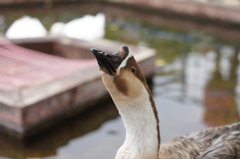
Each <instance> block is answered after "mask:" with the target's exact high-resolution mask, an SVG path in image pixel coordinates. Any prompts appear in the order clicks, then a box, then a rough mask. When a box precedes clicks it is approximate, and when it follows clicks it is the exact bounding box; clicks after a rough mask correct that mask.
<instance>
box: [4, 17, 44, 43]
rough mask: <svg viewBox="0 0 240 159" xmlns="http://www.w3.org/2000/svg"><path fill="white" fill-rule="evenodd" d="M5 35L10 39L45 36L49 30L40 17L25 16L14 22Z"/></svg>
mask: <svg viewBox="0 0 240 159" xmlns="http://www.w3.org/2000/svg"><path fill="white" fill-rule="evenodd" d="M5 36H6V37H7V38H9V39H19V38H37V37H45V36H47V30H46V29H45V27H44V26H43V24H42V23H41V22H40V20H39V19H38V18H32V17H29V16H23V17H21V18H19V19H17V20H16V21H14V22H13V24H12V25H11V26H10V27H9V29H8V30H7V32H6V34H5Z"/></svg>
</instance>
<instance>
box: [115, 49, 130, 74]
mask: <svg viewBox="0 0 240 159" xmlns="http://www.w3.org/2000/svg"><path fill="white" fill-rule="evenodd" d="M132 56H133V55H132V54H131V51H130V50H129V52H128V55H127V57H126V58H125V59H124V60H123V61H122V63H121V64H120V65H119V67H118V73H119V72H120V70H121V68H123V67H125V66H126V65H127V61H128V59H129V58H130V57H132Z"/></svg>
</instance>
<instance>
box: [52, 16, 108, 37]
mask: <svg viewBox="0 0 240 159" xmlns="http://www.w3.org/2000/svg"><path fill="white" fill-rule="evenodd" d="M105 19H106V18H105V15H104V14H103V13H98V14H97V15H96V16H93V15H85V16H83V17H80V18H76V19H73V20H72V21H70V22H68V23H66V24H65V23H62V22H57V23H54V24H53V25H52V27H51V29H50V32H49V34H50V35H51V36H65V37H69V38H74V39H80V40H85V41H91V40H96V39H101V38H103V37H104V34H105Z"/></svg>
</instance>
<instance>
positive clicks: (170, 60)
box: [0, 0, 240, 159]
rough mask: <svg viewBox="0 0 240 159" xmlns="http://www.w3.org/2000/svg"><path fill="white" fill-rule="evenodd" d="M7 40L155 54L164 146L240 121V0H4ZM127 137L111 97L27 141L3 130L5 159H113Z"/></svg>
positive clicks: (1, 21)
mask: <svg viewBox="0 0 240 159" xmlns="http://www.w3.org/2000/svg"><path fill="white" fill-rule="evenodd" d="M0 36H1V37H2V38H6V39H9V40H12V41H14V40H16V39H18V40H21V39H26V38H41V37H49V38H53V37H55V38H56V37H69V38H72V39H78V40H84V41H94V40H96V39H107V40H111V41H117V42H120V43H125V44H131V45H136V46H143V47H149V48H153V49H155V50H156V59H155V62H154V65H155V69H154V74H153V76H152V78H151V80H150V84H151V87H152V91H153V95H154V99H155V102H156V106H157V109H158V113H159V118H160V129H161V138H162V142H166V141H168V140H170V139H172V138H174V137H176V136H179V135H182V134H184V133H188V132H192V131H198V130H201V129H203V128H207V127H210V126H220V125H225V124H229V123H233V122H237V121H239V120H240V115H239V113H240V42H239V41H240V1H239V0H171V1H168V0H158V1H154V0H146V1H145V0H141V1H136V0H135V1H134V0H124V1H120V0H110V1H104V0H93V1H81V0H79V1H77V0H75V1H62V0H21V1H20V0H18V1H16V2H15V1H14V0H12V1H4V0H0ZM116 49H117V48H116ZM0 51H1V50H0ZM113 51H114V50H113ZM1 62H2V61H1ZM1 69H4V61H3V62H2V65H1ZM0 95H1V94H0ZM0 111H1V109H0ZM124 136H125V129H124V127H123V123H122V121H121V119H120V117H119V116H118V112H117V110H116V108H115V106H114V104H113V103H112V101H111V99H109V100H107V101H104V102H101V103H100V102H99V103H96V104H95V106H94V107H91V108H89V109H87V110H85V111H82V112H80V113H77V114H75V115H74V116H71V117H70V118H67V119H66V120H63V121H61V122H59V123H58V124H55V125H53V126H51V127H50V128H48V129H46V130H44V131H40V132H39V133H37V134H36V135H34V136H31V137H27V138H26V139H24V140H23V139H17V138H15V137H13V136H11V135H7V134H6V133H0V159H25V158H27V157H44V158H46V159H76V158H82V159H95V158H102V159H112V158H114V156H115V153H116V151H117V149H118V148H119V147H120V145H121V144H122V143H123V141H124Z"/></svg>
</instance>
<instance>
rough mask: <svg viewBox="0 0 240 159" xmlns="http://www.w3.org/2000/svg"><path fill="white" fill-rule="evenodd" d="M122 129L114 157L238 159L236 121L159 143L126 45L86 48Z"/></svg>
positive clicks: (146, 92) (147, 95)
mask: <svg viewBox="0 0 240 159" xmlns="http://www.w3.org/2000/svg"><path fill="white" fill-rule="evenodd" d="M90 50H91V52H92V53H93V55H94V56H95V58H96V60H97V62H98V65H99V67H100V71H101V76H102V81H103V83H104V85H105V87H106V89H107V90H108V92H109V94H110V96H111V98H112V99H113V102H114V104H115V105H116V107H117V109H118V111H119V114H120V116H121V118H122V121H123V123H124V126H125V129H126V136H125V141H124V143H123V145H122V146H121V147H120V148H119V149H118V151H117V153H116V156H115V159H240V122H238V123H233V124H230V125H225V126H220V127H212V128H207V129H205V130H202V131H199V132H193V133H189V134H185V135H183V136H180V137H176V138H174V139H173V140H171V141H169V142H166V143H163V144H160V142H161V138H160V129H159V118H158V113H157V109H156V107H155V104H154V100H153V97H152V95H151V91H150V89H149V87H148V85H147V83H146V80H145V77H144V75H143V74H142V72H141V70H140V68H139V66H138V64H137V62H136V60H135V58H134V56H133V55H132V53H131V51H130V50H129V48H128V47H127V46H122V47H120V49H118V51H117V52H116V53H114V54H111V53H106V52H103V51H101V50H99V49H95V48H92V49H90Z"/></svg>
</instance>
